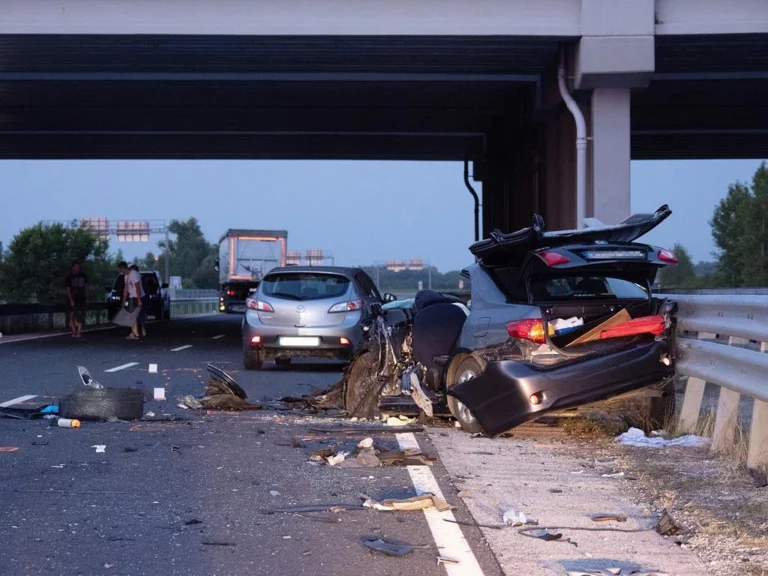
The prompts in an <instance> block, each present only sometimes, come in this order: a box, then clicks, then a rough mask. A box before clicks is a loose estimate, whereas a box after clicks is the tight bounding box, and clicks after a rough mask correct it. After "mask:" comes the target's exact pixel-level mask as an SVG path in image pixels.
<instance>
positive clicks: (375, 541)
mask: <svg viewBox="0 0 768 576" xmlns="http://www.w3.org/2000/svg"><path fill="white" fill-rule="evenodd" d="M360 542H362V543H363V546H365V547H366V548H368V549H369V550H373V551H374V552H380V553H382V554H386V555H387V556H398V557H400V556H406V555H407V554H410V553H411V552H413V546H411V545H410V544H408V543H407V542H400V541H398V540H393V539H391V538H382V537H379V536H362V537H361V538H360Z"/></svg>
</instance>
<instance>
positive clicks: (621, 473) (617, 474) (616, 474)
mask: <svg viewBox="0 0 768 576" xmlns="http://www.w3.org/2000/svg"><path fill="white" fill-rule="evenodd" d="M623 476H624V472H614V473H613V474H603V475H602V477H603V478H621V477H623Z"/></svg>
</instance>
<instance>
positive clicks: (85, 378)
mask: <svg viewBox="0 0 768 576" xmlns="http://www.w3.org/2000/svg"><path fill="white" fill-rule="evenodd" d="M77 373H78V374H79V375H80V380H81V382H82V383H83V386H88V387H89V388H96V389H99V390H101V389H103V388H104V386H102V385H101V384H99V383H98V382H96V380H94V379H93V376H91V373H90V372H88V368H86V367H85V366H78V367H77Z"/></svg>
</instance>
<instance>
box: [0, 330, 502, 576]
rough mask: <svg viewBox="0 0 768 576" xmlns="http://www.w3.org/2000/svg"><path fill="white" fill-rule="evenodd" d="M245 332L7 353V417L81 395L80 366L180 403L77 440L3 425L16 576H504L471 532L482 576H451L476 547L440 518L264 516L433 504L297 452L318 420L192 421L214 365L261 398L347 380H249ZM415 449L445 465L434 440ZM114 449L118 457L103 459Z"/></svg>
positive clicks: (9, 565)
mask: <svg viewBox="0 0 768 576" xmlns="http://www.w3.org/2000/svg"><path fill="white" fill-rule="evenodd" d="M239 321H240V317H239V316H214V317H208V318H201V319H195V320H178V321H172V322H167V323H158V324H153V325H151V326H150V327H149V330H150V334H149V336H148V338H147V339H146V340H145V341H143V342H137V341H126V340H125V339H124V337H125V334H126V331H125V329H114V330H107V331H103V332H93V333H89V334H87V335H86V338H84V339H83V341H75V340H72V339H71V338H68V337H55V338H45V339H40V340H29V341H23V342H16V343H5V344H0V402H4V401H8V400H12V399H14V398H18V397H21V396H27V395H29V396H31V395H36V396H51V397H58V396H61V395H64V394H66V393H69V392H71V391H75V390H77V389H79V388H80V387H81V384H80V383H79V379H78V376H77V371H76V366H77V365H83V366H85V367H87V368H88V369H89V370H90V372H91V374H92V375H93V377H94V378H95V379H96V380H98V381H100V382H101V383H102V384H103V385H105V386H107V387H131V386H140V387H148V388H150V389H151V388H153V387H159V386H164V387H165V388H166V398H167V399H168V400H167V402H154V401H150V402H147V403H146V405H145V412H149V411H152V412H154V413H155V415H156V416H155V417H154V420H155V421H151V419H150V421H146V420H145V421H142V422H132V423H90V422H88V423H84V424H83V426H82V428H80V429H63V428H58V427H51V426H50V425H49V422H48V421H40V420H34V421H24V420H12V419H0V446H2V447H6V448H7V449H10V450H13V449H17V450H15V451H0V493H1V494H2V498H1V499H0V516H1V517H2V519H3V521H2V522H0V542H2V545H1V546H0V574H13V575H27V574H29V575H36V574H45V575H51V574H62V575H70V574H72V575H80V574H82V575H92V574H122V575H126V576H128V575H130V576H138V575H143V574H146V575H156V574H166V575H175V574H205V575H214V574H221V575H240V574H248V575H254V574H313V575H318V576H320V575H325V574H328V575H331V574H333V575H346V574H355V575H357V574H362V573H365V574H366V575H367V576H378V575H381V576H384V575H387V576H391V575H392V574H396V573H402V574H420V575H424V576H429V575H433V574H434V575H438V574H446V573H447V574H449V575H450V576H459V575H463V574H485V575H487V576H491V575H498V574H502V571H501V568H500V567H499V564H498V563H497V561H496V559H495V557H494V555H493V554H492V552H491V551H490V549H489V548H488V546H487V544H486V542H485V540H484V537H483V534H482V533H481V532H480V530H479V529H477V528H474V527H467V526H462V527H461V530H460V533H461V534H463V536H464V538H466V542H468V544H469V546H470V547H471V551H472V552H473V553H474V557H475V558H476V560H477V563H478V564H479V567H480V571H478V570H475V571H472V569H471V564H472V562H466V561H465V562H462V564H460V565H458V566H448V567H445V566H444V565H438V563H437V561H436V556H437V555H438V554H443V555H445V556H454V557H455V556H456V555H457V554H458V553H459V552H460V551H459V548H461V546H462V540H461V539H457V537H456V531H455V529H456V525H450V527H451V528H453V531H451V530H450V529H448V528H446V525H447V523H445V522H443V519H442V518H441V517H440V515H435V514H434V513H432V514H425V513H423V512H420V511H415V512H381V511H373V510H369V509H365V510H355V511H348V512H344V513H339V514H324V515H320V516H321V518H317V517H314V518H312V517H307V515H304V516H299V515H294V514H265V513H263V510H265V509H269V508H273V507H276V506H288V505H305V504H307V505H309V504H342V503H346V504H360V503H361V502H362V500H361V497H360V495H361V494H366V495H368V496H371V497H373V498H375V499H379V500H380V499H384V498H389V497H408V496H413V495H415V494H416V493H417V489H416V488H415V484H414V482H416V484H419V482H421V483H422V485H421V488H420V489H423V486H424V484H423V480H424V479H423V478H422V479H419V478H416V477H415V476H414V474H415V475H416V476H418V474H419V472H418V469H417V470H416V471H414V470H407V469H405V468H402V467H379V468H373V469H367V468H341V469H340V468H331V467H327V466H313V465H311V464H310V463H309V461H308V451H309V450H311V449H312V448H314V447H316V444H312V443H311V442H310V443H307V444H306V445H305V446H303V447H298V448H295V447H292V446H291V437H292V436H294V435H307V434H308V432H307V426H308V424H318V420H319V419H317V418H309V417H306V418H303V417H296V416H286V415H285V414H283V413H278V412H274V411H267V410H265V411H263V412H241V413H237V414H232V413H220V412H218V413H201V412H197V411H190V410H186V411H185V410H181V409H179V408H178V407H176V398H177V397H178V396H179V395H180V394H193V395H198V396H199V395H201V394H202V392H203V384H204V382H206V381H207V377H208V375H207V372H206V371H205V367H206V365H207V364H208V363H213V364H216V365H218V366H220V367H222V368H223V369H225V370H227V371H228V372H229V373H230V374H232V375H233V376H234V377H235V378H236V379H237V380H238V382H239V383H240V385H241V386H242V387H243V388H244V389H245V390H246V391H247V393H248V395H249V397H250V398H252V399H270V398H279V397H281V396H283V395H286V394H302V393H306V392H308V391H309V388H310V387H311V386H327V385H329V384H332V383H334V382H336V381H337V380H338V379H339V378H340V374H341V365H340V364H334V363H330V362H318V363H311V362H308V361H303V362H299V363H297V364H296V365H294V366H291V367H290V368H284V369H278V368H275V367H273V366H272V365H271V364H270V365H269V366H267V367H266V369H265V370H263V371H261V372H243V371H242V364H241V356H242V355H241V349H240V338H239V333H240V325H239ZM182 347H185V348H183V349H180V348H182ZM132 363H135V364H133V365H131V366H129V367H126V368H123V369H120V370H116V371H111V372H109V370H114V369H115V368H118V367H121V366H125V365H127V364H132ZM150 363H154V364H157V365H158V373H157V374H151V373H149V372H148V366H149V364H150ZM164 415H169V416H164ZM171 418H174V419H175V420H170V419H171ZM321 423H323V424H332V423H338V422H337V421H327V420H324V421H322V422H321ZM332 438H333V437H332ZM398 438H399V441H400V442H401V445H402V442H403V441H404V440H403V439H404V438H405V437H404V436H402V435H398V437H396V436H395V435H394V434H384V435H380V436H376V437H375V440H376V441H377V442H384V443H388V444H390V445H392V446H396V445H397V443H398ZM415 440H416V441H417V442H418V444H419V446H420V447H421V448H422V450H424V451H426V452H428V453H431V454H436V453H435V450H434V447H433V446H432V444H431V442H430V440H429V438H428V437H427V436H426V434H421V433H417V434H415ZM405 441H407V438H405ZM100 445H102V446H106V448H105V451H104V452H103V453H100V452H97V449H96V448H95V446H100ZM174 447H176V449H177V450H174V449H173V448H174ZM429 470H430V471H431V473H432V475H433V476H434V478H435V479H436V480H437V483H438V486H437V487H438V488H439V490H440V491H442V493H443V494H444V496H445V498H446V499H447V500H448V501H449V502H450V503H451V504H454V505H456V506H457V509H456V510H454V512H453V514H454V516H455V518H456V519H458V520H459V521H461V522H471V516H470V514H469V511H468V510H467V508H466V507H465V505H464V504H463V502H462V501H461V500H460V499H458V498H457V496H456V494H457V489H456V487H455V486H452V485H451V484H450V481H449V476H448V473H447V472H446V470H445V468H444V467H443V466H442V464H441V463H440V461H438V462H436V463H435V465H434V466H432V467H431V468H429ZM430 478H431V476H430ZM316 516H317V515H316ZM328 518H332V519H334V520H340V521H338V522H333V523H330V522H327V521H326V520H328ZM446 530H447V532H446ZM435 534H437V536H435ZM365 535H378V536H386V537H391V538H396V539H399V540H403V541H406V542H409V543H410V544H412V545H413V546H414V547H415V550H414V551H413V553H411V554H410V555H408V556H406V557H403V558H397V557H390V556H383V555H380V554H376V553H373V552H370V551H369V550H367V549H366V548H364V547H363V546H362V544H361V543H360V538H361V536H365ZM436 537H437V540H438V541H439V544H438V542H436V539H435V538H436ZM438 545H442V546H445V548H442V549H441V548H438Z"/></svg>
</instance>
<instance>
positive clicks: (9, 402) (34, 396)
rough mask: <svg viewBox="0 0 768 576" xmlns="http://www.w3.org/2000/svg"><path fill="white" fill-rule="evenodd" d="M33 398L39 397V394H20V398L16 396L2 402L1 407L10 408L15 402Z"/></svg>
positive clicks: (19, 402) (18, 402)
mask: <svg viewBox="0 0 768 576" xmlns="http://www.w3.org/2000/svg"><path fill="white" fill-rule="evenodd" d="M32 398H37V395H36V394H28V395H27V396H19V397H18V398H14V399H13V400H8V401H7V402H3V403H2V404H0V408H8V407H10V406H13V405H15V404H21V403H22V402H26V401H27V400H32Z"/></svg>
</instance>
